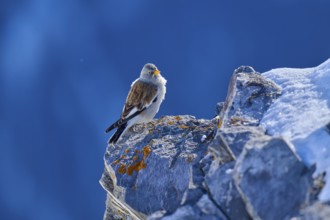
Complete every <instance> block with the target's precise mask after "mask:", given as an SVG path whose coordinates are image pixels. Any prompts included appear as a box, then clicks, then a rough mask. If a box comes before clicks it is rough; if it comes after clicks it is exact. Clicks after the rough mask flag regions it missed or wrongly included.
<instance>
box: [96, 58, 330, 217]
mask: <svg viewBox="0 0 330 220" xmlns="http://www.w3.org/2000/svg"><path fill="white" fill-rule="evenodd" d="M328 63H330V62H329V61H328ZM329 66H330V64H329V65H328V64H327V63H325V64H322V65H321V66H320V67H318V68H315V69H312V70H313V71H315V72H316V73H315V74H316V75H317V76H318V77H317V80H312V81H313V83H314V84H316V85H317V83H319V84H320V86H318V87H316V88H318V90H317V91H318V92H319V91H320V88H323V87H324V85H325V84H324V82H322V83H321V82H320V77H323V78H324V79H327V77H328V75H329V74H330V71H328V72H327V70H328V69H329V68H328V67H329ZM321 67H322V68H321ZM285 70H286V71H288V69H285ZM289 70H290V71H293V72H294V70H292V69H289ZM307 70H308V71H310V69H307ZM290 71H289V72H290ZM317 71H320V72H321V73H322V74H321V73H319V74H317V73H318V72H317ZM275 73H277V75H278V76H279V78H280V79H278V80H276V76H275V77H271V75H270V73H266V74H259V73H257V72H256V71H255V70H254V69H253V68H252V67H248V66H243V67H240V68H238V69H236V70H235V71H234V74H233V77H232V79H231V82H230V85H229V89H228V95H227V98H226V100H225V101H224V102H221V103H218V104H217V106H216V114H217V115H218V116H217V117H215V118H214V119H211V120H204V119H196V118H195V117H193V116H188V115H180V116H164V117H161V118H160V119H155V120H153V121H152V122H150V123H148V124H141V125H137V126H135V127H134V128H132V129H131V130H130V131H129V132H128V133H127V134H126V135H125V136H124V137H123V138H122V139H121V140H120V141H119V142H118V143H117V144H116V145H109V146H108V148H107V151H106V153H105V171H104V173H103V176H102V178H101V180H100V182H101V184H102V186H103V188H104V189H105V190H106V191H107V201H106V211H105V215H104V219H106V220H107V219H149V220H160V219H162V220H179V219H180V220H181V219H187V220H188V219H189V220H190V219H205V220H206V219H224V220H229V219H233V220H236V219H239V220H244V219H266V220H268V219H291V218H293V219H330V216H328V213H329V209H330V208H329V204H327V201H329V200H327V198H328V197H327V195H328V194H327V192H328V191H327V188H325V184H326V182H325V180H326V178H327V175H326V174H325V173H322V171H326V170H328V169H329V167H328V166H327V164H328V162H326V161H322V160H327V161H330V154H329V153H328V154H327V152H325V154H323V155H322V156H319V155H320V153H318V154H316V153H315V152H314V154H313V155H314V157H312V159H311V157H307V156H306V151H307V150H309V152H310V151H312V150H311V149H310V146H312V145H313V146H315V148H316V149H318V148H320V149H321V150H322V149H326V150H327V149H328V147H329V144H330V142H327V140H328V139H327V138H329V137H330V135H329V134H330V132H329V130H330V126H329V122H330V114H329V115H328V118H327V114H326V113H327V109H326V108H327V107H326V106H325V105H324V101H323V100H324V99H326V98H327V96H326V95H325V94H322V95H320V96H319V97H320V99H322V100H320V101H319V102H317V101H315V100H314V101H313V102H312V103H311V104H312V105H316V106H314V107H313V108H314V109H317V105H318V104H319V105H320V107H322V109H321V112H320V113H319V115H320V117H321V119H318V120H316V121H315V123H318V125H315V124H314V125H313V126H309V128H313V130H312V131H311V130H306V127H304V124H303V123H302V122H299V123H298V122H297V120H296V119H295V118H291V119H290V120H287V122H286V121H285V117H293V116H294V112H288V110H287V109H282V112H278V111H280V110H281V109H280V108H281V107H282V108H284V107H285V105H283V103H282V104H281V103H279V102H283V101H286V102H288V103H289V102H290V99H292V98H294V96H293V95H292V93H294V94H296V95H299V94H301V92H299V88H302V86H301V85H300V86H297V87H295V86H292V85H294V82H292V80H293V78H290V77H284V75H281V74H279V73H282V72H281V71H280V70H277V71H275ZM290 73H291V72H290ZM297 74H299V71H297ZM315 74H314V75H315ZM275 75H276V74H275ZM314 75H313V74H311V75H308V74H307V75H306V74H305V75H304V76H303V78H304V80H306V78H308V77H309V76H314ZM314 78H315V77H314ZM314 78H313V79H314ZM322 86H323V87H322ZM288 88H290V92H288V91H287V90H288ZM308 88H310V89H311V90H313V88H315V87H312V86H309V87H308ZM295 89H297V91H298V92H297V91H295ZM326 91H328V90H327V88H325V90H324V92H326ZM305 92H306V90H305ZM286 96H288V97H286ZM304 96H305V97H308V94H307V95H306V94H304ZM311 96H312V97H313V98H314V99H316V97H317V96H315V94H314V95H313V94H312V95H311ZM297 99H298V100H301V101H300V102H303V99H302V98H300V97H297ZM293 102H294V103H295V105H299V103H297V100H294V101H293ZM329 102H330V101H329V99H328V103H329ZM328 107H329V104H328ZM290 110H291V111H294V107H291V108H290ZM210 111H212V109H211V110H210ZM308 111H310V108H308ZM329 112H330V111H329ZM274 114H279V115H277V120H279V121H274V120H273V118H272V116H271V115H274ZM287 114H288V115H287ZM299 114H304V115H305V117H307V116H308V113H305V112H304V110H303V109H299ZM281 116H284V117H281ZM273 117H275V116H273ZM311 117H314V116H311ZM281 120H283V121H281ZM326 120H328V123H324V122H325V121H326ZM286 123H292V125H293V126H302V127H303V128H302V129H299V128H291V129H290V130H289V131H290V132H291V133H289V134H296V133H298V132H299V136H294V135H292V136H288V135H285V134H287V133H284V134H283V135H282V134H281V132H280V130H279V129H278V127H277V126H282V127H283V128H284V129H287V128H290V124H286ZM308 123H309V122H308ZM287 130H288V129H287ZM302 131H306V134H305V135H301V133H302ZM327 135H329V137H328V136H327ZM292 137H296V138H292ZM317 137H320V138H319V139H318V138H317ZM304 147H305V148H307V150H302V149H304ZM301 152H302V153H301ZM315 155H316V156H315ZM314 163H317V165H319V167H317V166H316V167H315V165H313V164H314ZM315 169H316V170H317V172H314V171H315ZM325 189H326V190H325ZM320 194H321V195H322V197H321V198H322V201H320V200H319V198H320ZM318 210H320V211H318ZM328 217H329V218H328Z"/></svg>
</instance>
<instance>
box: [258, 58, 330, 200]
mask: <svg viewBox="0 0 330 220" xmlns="http://www.w3.org/2000/svg"><path fill="white" fill-rule="evenodd" d="M262 75H263V76H264V77H266V78H268V79H271V80H272V81H274V82H275V83H276V84H277V85H278V86H280V87H281V88H282V95H281V96H280V97H279V98H278V99H277V100H276V101H275V102H274V103H273V104H272V105H271V106H270V108H269V109H268V111H267V112H266V113H265V115H264V117H263V119H262V120H261V126H263V127H265V128H266V129H267V133H268V134H270V135H272V136H282V137H284V138H285V139H287V140H289V141H291V142H292V144H293V145H294V147H295V150H296V152H297V153H298V155H299V156H300V157H301V158H302V160H303V161H304V162H305V163H306V164H307V165H311V164H314V163H316V166H317V169H316V171H315V173H314V175H315V176H317V175H319V174H321V173H322V172H324V171H325V172H327V175H326V177H325V178H326V179H325V181H326V185H325V187H324V188H323V190H322V191H321V193H320V195H319V199H320V200H321V201H324V202H325V201H330V131H329V130H327V129H326V125H327V124H328V123H330V59H329V60H327V61H326V62H324V63H323V64H321V65H319V66H318V67H315V68H306V69H289V68H281V69H274V70H271V71H268V72H265V73H263V74H262Z"/></svg>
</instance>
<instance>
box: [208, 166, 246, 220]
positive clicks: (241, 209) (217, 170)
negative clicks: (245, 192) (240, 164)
mask: <svg viewBox="0 0 330 220" xmlns="http://www.w3.org/2000/svg"><path fill="white" fill-rule="evenodd" d="M234 165H235V162H234V161H231V162H229V163H226V164H223V165H222V166H220V165H219V161H218V160H215V161H213V163H212V165H211V168H210V170H209V172H208V173H207V175H206V177H205V184H206V186H207V188H208V191H209V195H210V196H211V197H212V198H213V201H215V202H216V204H217V205H218V206H219V207H221V210H222V211H223V212H224V213H225V214H226V216H227V217H228V218H229V219H240V220H245V219H251V218H250V216H249V214H248V213H247V211H246V209H245V203H244V201H243V199H242V198H241V195H240V193H239V192H238V190H237V188H236V185H235V184H234V181H233V179H232V175H231V173H232V170H233V168H234Z"/></svg>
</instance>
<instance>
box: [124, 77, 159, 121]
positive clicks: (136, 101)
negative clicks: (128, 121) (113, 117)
mask: <svg viewBox="0 0 330 220" xmlns="http://www.w3.org/2000/svg"><path fill="white" fill-rule="evenodd" d="M156 94H157V86H156V85H154V84H150V83H147V82H143V81H141V80H138V81H136V82H135V83H134V84H133V86H132V88H131V90H130V92H129V94H128V96H127V98H126V104H125V107H124V110H123V113H122V115H121V118H123V119H124V118H126V117H127V115H129V113H130V112H131V111H132V109H134V108H137V109H138V110H141V109H143V107H145V106H146V105H148V104H149V103H151V102H152V101H153V99H154V98H155V96H156Z"/></svg>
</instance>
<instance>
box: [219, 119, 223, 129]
mask: <svg viewBox="0 0 330 220" xmlns="http://www.w3.org/2000/svg"><path fill="white" fill-rule="evenodd" d="M221 126H222V118H219V122H218V129H220V128H221Z"/></svg>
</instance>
